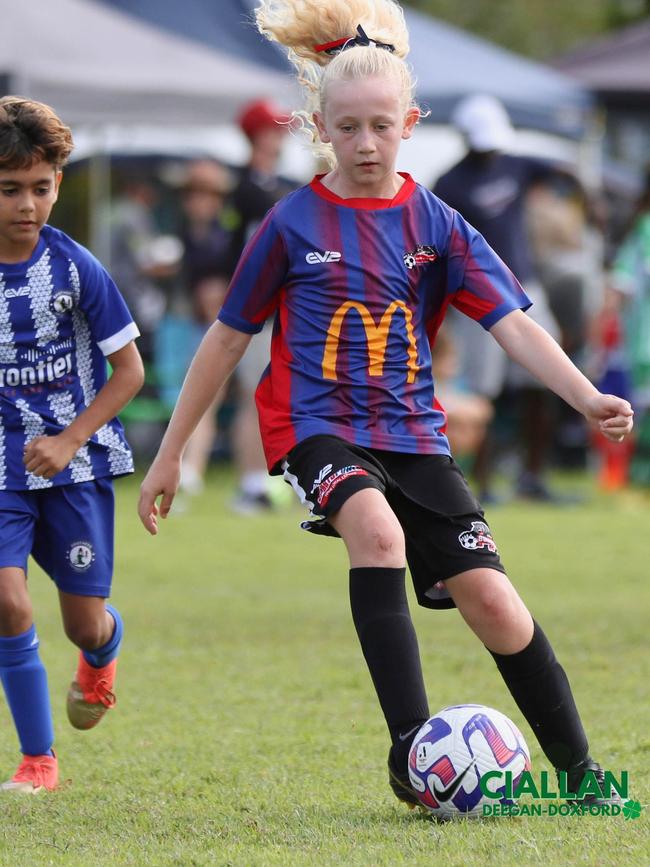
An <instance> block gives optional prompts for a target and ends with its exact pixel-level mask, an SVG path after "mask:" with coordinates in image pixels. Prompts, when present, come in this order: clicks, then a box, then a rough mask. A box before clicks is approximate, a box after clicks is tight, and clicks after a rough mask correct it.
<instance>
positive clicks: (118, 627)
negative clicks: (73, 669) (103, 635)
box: [82, 605, 124, 668]
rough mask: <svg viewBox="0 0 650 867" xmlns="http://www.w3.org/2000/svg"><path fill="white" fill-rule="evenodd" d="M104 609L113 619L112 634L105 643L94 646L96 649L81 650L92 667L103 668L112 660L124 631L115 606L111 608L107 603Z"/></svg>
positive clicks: (117, 651)
mask: <svg viewBox="0 0 650 867" xmlns="http://www.w3.org/2000/svg"><path fill="white" fill-rule="evenodd" d="M106 610H107V611H108V613H109V614H110V615H111V616H112V618H113V620H114V621H115V629H114V630H113V634H112V635H111V637H110V638H109V639H108V641H107V642H106V644H103V645H102V646H101V647H98V648H96V650H83V651H82V653H83V655H84V659H85V660H86V662H87V663H88V664H89V665H92V667H93V668H103V667H104V666H105V665H108V663H109V662H112V661H113V660H114V659H115V657H116V656H117V655H118V653H119V652H120V644H121V642H122V635H123V633H124V624H123V623H122V618H121V617H120V613H119V611H118V610H117V609H116V608H113V606H112V605H107V606H106Z"/></svg>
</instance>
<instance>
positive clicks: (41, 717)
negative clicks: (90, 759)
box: [0, 625, 54, 756]
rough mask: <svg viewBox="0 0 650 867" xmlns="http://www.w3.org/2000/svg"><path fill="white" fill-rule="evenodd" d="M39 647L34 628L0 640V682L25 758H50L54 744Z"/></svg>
mask: <svg viewBox="0 0 650 867" xmlns="http://www.w3.org/2000/svg"><path fill="white" fill-rule="evenodd" d="M38 645H39V641H38V636H37V635H36V629H35V627H34V626H33V625H32V626H30V628H29V629H28V630H27V632H23V633H21V634H20V635H12V636H11V637H9V638H3V637H0V680H2V685H3V687H4V691H5V695H6V697H7V704H8V705H9V709H10V710H11V715H12V717H13V719H14V725H15V726H16V731H17V733H18V740H19V741H20V750H21V752H22V753H24V754H25V755H27V756H43V755H52V744H53V742H54V726H53V723H52V711H51V709H50V694H49V691H48V688H47V673H46V671H45V667H44V666H43V663H42V662H41V659H40V656H39V655H38Z"/></svg>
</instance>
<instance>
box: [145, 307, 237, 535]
mask: <svg viewBox="0 0 650 867" xmlns="http://www.w3.org/2000/svg"><path fill="white" fill-rule="evenodd" d="M251 337H252V334H244V333H243V332H241V331H237V330H236V329H234V328H230V327H229V326H228V325H224V324H223V322H219V321H217V322H215V323H214V325H212V327H211V328H210V330H209V331H208V333H207V334H206V335H205V337H204V338H203V340H202V342H201V345H200V346H199V348H198V350H197V353H196V355H195V356H194V360H193V361H192V364H191V365H190V369H189V371H188V373H187V376H186V377H185V382H184V383H183V388H182V390H181V393H180V396H179V398H178V402H177V403H176V408H175V409H174V412H173V415H172V417H171V421H170V422H169V425H168V427H167V431H166V433H165V436H164V437H163V440H162V442H161V444H160V448H159V449H158V454H157V455H156V458H155V460H154V462H153V463H152V465H151V467H150V468H149V472H148V473H147V475H146V477H145V479H144V481H143V482H142V487H141V489H140V500H139V503H138V514H139V516H140V520H141V521H142V523H143V524H144V526H145V528H146V529H147V530H148V531H149V532H150V533H151V534H152V535H155V534H156V533H157V532H158V523H157V520H156V518H157V515H158V512H159V510H158V506H157V505H156V499H157V498H158V497H159V496H160V495H162V501H161V504H160V515H161V517H163V518H166V517H167V515H168V514H169V510H170V508H171V505H172V501H173V499H174V496H175V494H176V491H177V489H178V483H179V481H180V467H181V457H182V455H183V451H184V450H185V446H186V445H187V441H188V439H189V438H190V436H191V435H192V432H193V431H194V428H195V427H196V425H197V424H198V423H199V421H200V420H201V418H202V417H203V415H204V414H205V412H206V410H207V409H208V407H209V406H210V405H211V404H212V402H213V401H214V399H215V398H216V396H217V394H218V392H219V390H220V389H221V387H222V386H223V384H224V383H225V382H226V380H227V379H228V377H229V376H230V374H231V373H232V372H233V370H234V369H235V367H236V366H237V362H238V361H239V359H240V358H241V357H242V355H243V354H244V352H245V351H246V347H247V346H248V344H249V343H250V340H251Z"/></svg>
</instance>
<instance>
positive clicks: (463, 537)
mask: <svg viewBox="0 0 650 867" xmlns="http://www.w3.org/2000/svg"><path fill="white" fill-rule="evenodd" d="M458 541H459V542H460V544H461V545H462V546H463V548H467V549H468V551H489V552H490V554H496V553H497V546H496V544H495V542H494V539H493V538H492V532H491V531H490V528H489V527H488V525H487V524H486V523H485V521H472V529H471V530H464V531H463V532H462V533H461V534H460V536H459V537H458Z"/></svg>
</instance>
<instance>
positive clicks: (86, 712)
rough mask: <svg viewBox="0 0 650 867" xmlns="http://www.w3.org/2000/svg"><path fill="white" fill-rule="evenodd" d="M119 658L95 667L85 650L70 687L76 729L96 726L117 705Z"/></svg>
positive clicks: (70, 708)
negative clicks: (114, 691) (116, 690)
mask: <svg viewBox="0 0 650 867" xmlns="http://www.w3.org/2000/svg"><path fill="white" fill-rule="evenodd" d="M116 667H117V659H113V660H112V661H111V662H109V663H108V665H105V666H103V667H102V668H93V666H92V665H90V664H89V663H88V662H87V661H86V659H85V657H84V655H83V653H80V654H79V665H78V667H77V674H76V676H75V679H74V680H73V681H72V683H71V684H70V689H69V690H68V700H67V711H68V719H69V720H70V723H71V724H72V725H73V726H74V727H75V728H76V729H91V728H94V727H95V726H96V725H97V723H98V722H99V721H100V720H101V718H102V717H103V716H104V714H105V713H106V711H107V710H110V709H111V708H112V707H114V706H115V701H116V699H115V694H114V693H113V684H114V683H115V669H116Z"/></svg>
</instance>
